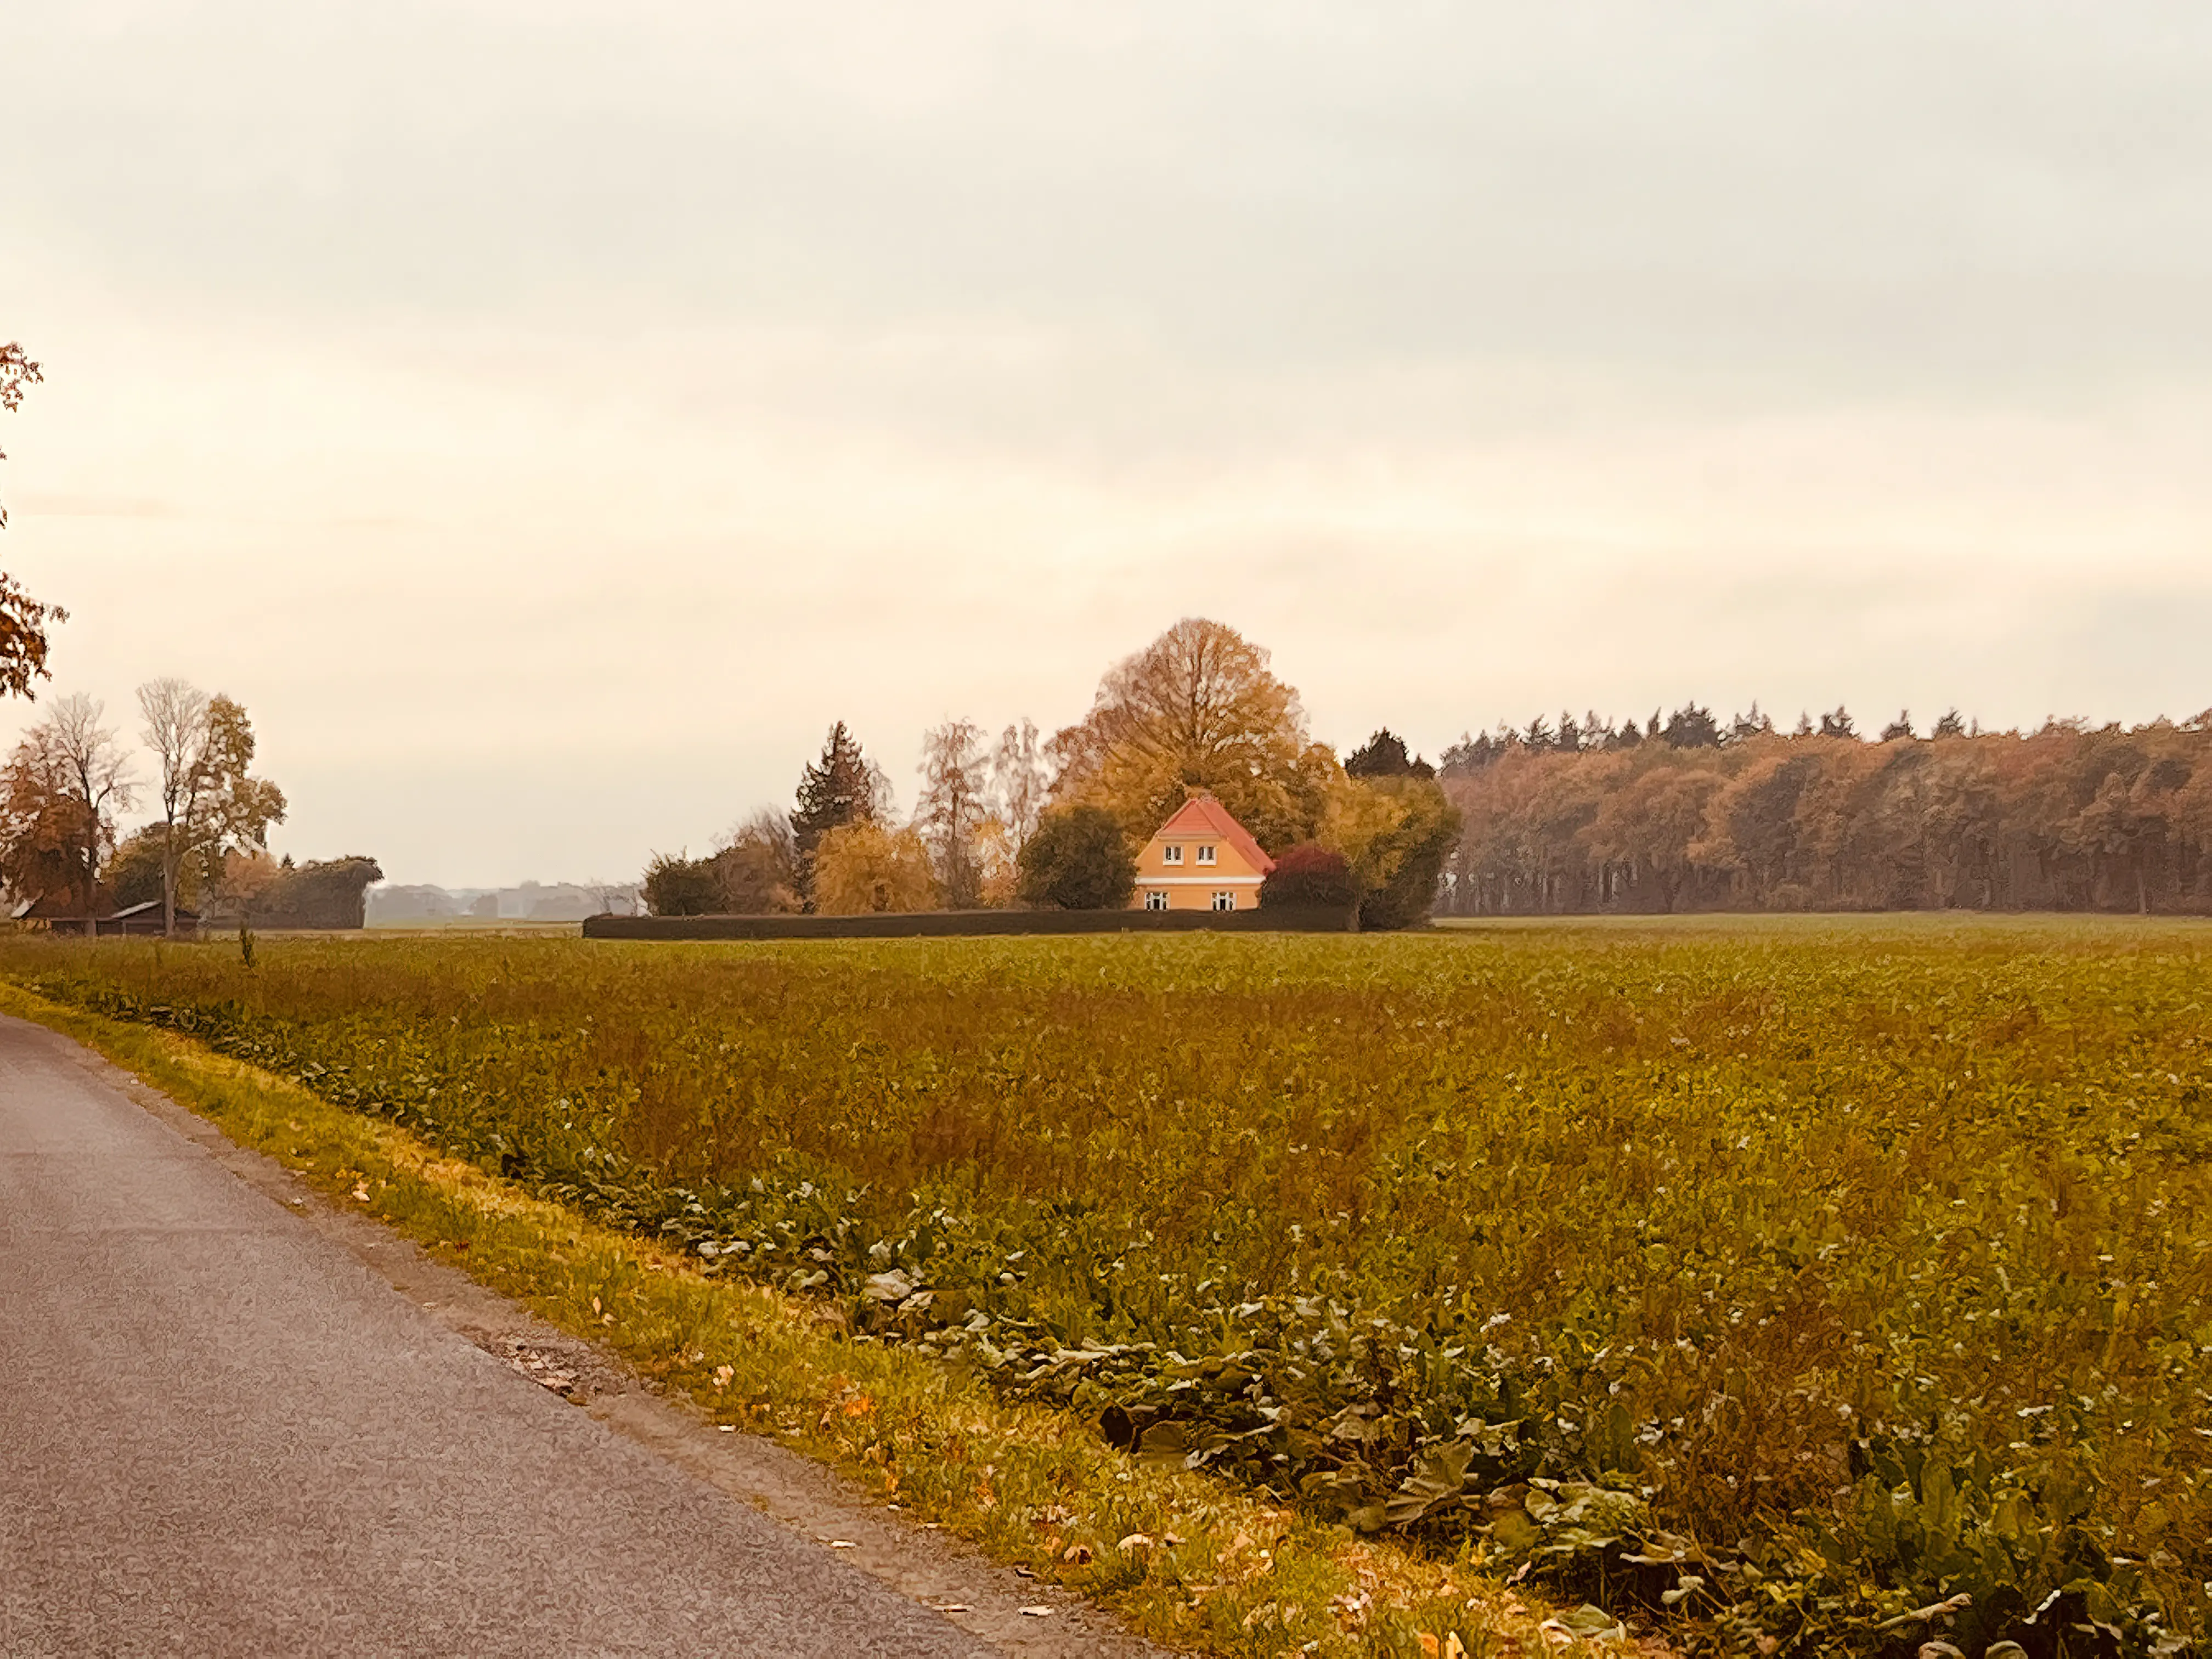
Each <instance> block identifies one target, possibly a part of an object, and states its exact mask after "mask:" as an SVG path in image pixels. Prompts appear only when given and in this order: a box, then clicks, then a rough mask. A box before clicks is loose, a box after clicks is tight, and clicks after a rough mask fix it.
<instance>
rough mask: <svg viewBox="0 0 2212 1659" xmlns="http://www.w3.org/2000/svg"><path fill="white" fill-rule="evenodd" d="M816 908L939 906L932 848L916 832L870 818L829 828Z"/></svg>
mask: <svg viewBox="0 0 2212 1659" xmlns="http://www.w3.org/2000/svg"><path fill="white" fill-rule="evenodd" d="M814 908H816V909H817V911H819V912H820V913H821V914H822V915H825V916H861V915H874V914H878V913H881V912H884V911H902V912H903V911H909V910H934V909H937V908H939V903H938V896H937V880H936V878H935V877H934V876H933V875H932V874H931V873H930V869H929V849H928V848H926V847H924V846H923V845H922V842H921V836H920V834H919V833H917V832H916V831H915V830H913V829H885V828H884V826H883V825H881V824H879V823H873V822H871V821H870V820H868V819H866V818H863V819H860V820H859V821H857V822H855V823H847V824H841V825H840V826H839V827H837V828H836V829H831V830H829V831H827V832H825V833H824V834H823V837H822V839H821V841H820V842H819V843H818V844H817V846H816V847H815V849H814Z"/></svg>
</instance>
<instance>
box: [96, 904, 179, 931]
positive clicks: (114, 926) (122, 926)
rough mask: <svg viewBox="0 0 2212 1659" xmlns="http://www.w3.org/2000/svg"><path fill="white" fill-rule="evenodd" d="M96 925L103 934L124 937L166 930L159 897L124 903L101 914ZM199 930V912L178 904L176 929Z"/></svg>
mask: <svg viewBox="0 0 2212 1659" xmlns="http://www.w3.org/2000/svg"><path fill="white" fill-rule="evenodd" d="M97 926H98V930H99V932H100V933H101V934H102V935H103V936H105V935H107V934H111V933H112V934H117V935H119V936H121V937H123V938H125V939H129V938H132V937H134V936H137V935H139V934H147V933H150V934H154V935H155V936H157V937H158V936H159V935H161V933H165V932H167V928H165V927H163V925H162V916H161V900H159V899H147V900H145V901H144V902H142V903H138V904H126V905H125V906H124V907H123V908H121V909H120V910H116V911H113V912H111V913H110V914H109V915H104V916H102V917H101V918H100V921H99V923H98V924H97ZM199 930H200V918H199V912H197V910H187V909H186V908H185V907H184V906H183V905H181V904H179V906H178V907H177V931H178V932H179V933H197V932H199Z"/></svg>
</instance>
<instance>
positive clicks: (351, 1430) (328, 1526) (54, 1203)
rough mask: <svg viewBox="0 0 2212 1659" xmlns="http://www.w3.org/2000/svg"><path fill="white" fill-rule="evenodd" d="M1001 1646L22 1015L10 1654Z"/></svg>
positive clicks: (803, 1651) (7, 1041)
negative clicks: (595, 1392)
mask: <svg viewBox="0 0 2212 1659" xmlns="http://www.w3.org/2000/svg"><path fill="white" fill-rule="evenodd" d="M364 1225H365V1224H364ZM738 1438H741V1439H742V1438H743V1437H738ZM725 1443H726V1442H725ZM994 1650H996V1648H995V1644H987V1643H985V1642H983V1641H981V1640H980V1639H979V1638H977V1637H975V1636H974V1635H971V1634H969V1633H966V1632H963V1631H961V1630H959V1629H957V1628H955V1626H953V1625H952V1624H951V1623H950V1622H948V1620H946V1619H945V1618H944V1617H941V1616H939V1614H938V1613H935V1612H933V1611H932V1610H931V1609H930V1608H928V1607H923V1606H921V1605H919V1604H918V1603H916V1602H915V1601H912V1600H909V1599H908V1598H907V1597H905V1596H902V1595H898V1594H896V1592H894V1591H893V1590H891V1589H889V1588H887V1587H886V1586H885V1585H884V1584H883V1583H879V1582H878V1581H877V1580H876V1579H874V1578H872V1577H868V1576H866V1575H865V1574H863V1573H861V1572H860V1571H855V1570H854V1569H853V1568H852V1567H850V1566H849V1565H847V1563H846V1561H845V1560H843V1559H841V1558H840V1557H838V1556H837V1555H834V1554H832V1553H830V1551H829V1550H828V1549H827V1548H825V1547H822V1546H821V1545H819V1544H817V1543H816V1542H814V1541H811V1540H810V1539H808V1538H805V1537H802V1536H799V1535H798V1534H794V1533H793V1532H792V1531H790V1530H788V1529H787V1528H784V1527H782V1526H780V1525H778V1524H777V1523H776V1522H775V1521H773V1520H771V1519H769V1518H768V1517H767V1516H763V1514H761V1513H759V1512H758V1511H757V1510H755V1509H753V1508H752V1507H750V1506H749V1505H747V1504H743V1503H740V1502H738V1501H737V1500H735V1499H733V1498H731V1497H729V1496H726V1494H725V1493H724V1492H720V1491H717V1490H715V1489H714V1487H713V1486H709V1485H708V1484H707V1483H706V1482H705V1481H703V1480H699V1479H697V1478H696V1477H695V1476H694V1475H693V1474H689V1473H686V1472H685V1471H684V1470H683V1469H682V1468H678V1467H677V1466H676V1465H675V1464H674V1463H672V1462H670V1461H668V1460H666V1459H664V1458H661V1457H659V1456H656V1455H653V1453H652V1452H651V1451H649V1450H648V1449H646V1448H645V1447H644V1446H641V1445H640V1444H639V1443H636V1441H635V1440H634V1439H631V1438H628V1437H623V1435H620V1434H617V1433H616V1432H613V1431H611V1430H610V1429H609V1428H608V1427H606V1426H605V1425H604V1424H602V1423H600V1422H599V1421H597V1420H595V1419H594V1418H593V1417H592V1415H590V1414H589V1413H586V1412H584V1411H582V1410H580V1409H579V1408H578V1407H575V1406H573V1405H570V1404H568V1403H567V1402H566V1401H563V1400H562V1399H561V1398H559V1397H558V1396H556V1395H553V1394H551V1393H549V1392H548V1391H547V1390H546V1389H544V1388H541V1387H539V1386H538V1385H537V1384H535V1383H532V1382H531V1381H530V1380H529V1379H528V1378H527V1377H526V1376H522V1375H520V1374H519V1373H518V1372H517V1370H515V1369H514V1368H513V1366H511V1365H509V1364H504V1363H502V1362H501V1359H500V1358H496V1357H495V1355H494V1354H492V1353H489V1352H485V1350H484V1349H483V1348H482V1347H480V1346H475V1345H473V1344H471V1343H470V1342H469V1341H466V1340H463V1338H462V1337H460V1336H459V1335H457V1334H455V1333H454V1332H453V1330H452V1329H450V1328H447V1326H446V1325H444V1324H441V1323H440V1322H437V1321H436V1320H435V1319H433V1318H431V1317H430V1316H427V1315H426V1314H425V1313H424V1312H423V1311H422V1307H421V1306H420V1305H418V1304H416V1302H413V1301H410V1299H409V1298H408V1297H404V1296H402V1295H401V1294H399V1293H398V1291H396V1290H395V1289H394V1288H393V1287H392V1284H391V1283H390V1282H387V1280H386V1279H384V1278H381V1277H380V1276H378V1275H377V1274H376V1273H373V1272H371V1271H370V1270H369V1268H368V1267H366V1266H364V1265H363V1262H362V1260H361V1259H359V1258H358V1257H357V1256H356V1255H355V1254H353V1253H350V1252H349V1251H348V1250H347V1249H344V1248H342V1247H341V1246H339V1245H338V1244H336V1243H332V1242H331V1239H330V1238H329V1237H325V1235H324V1234H323V1233H321V1232H319V1231H318V1230H317V1229H316V1228H315V1227H314V1226H313V1225H310V1223H309V1221H308V1220H307V1219H306V1218H303V1217H302V1216H301V1215H300V1214H297V1213H294V1212H289V1211H288V1210H287V1208H286V1207H285V1206H284V1205H283V1204H282V1203H280V1202H278V1201H277V1200H276V1199H274V1198H272V1197H271V1196H270V1195H268V1194H265V1193H264V1192H261V1191H258V1190H256V1189H255V1188H254V1187H252V1185H249V1184H248V1183H246V1182H243V1181H241V1180H240V1179H239V1178H238V1177H237V1176H234V1174H232V1173H231V1172H229V1171H228V1170H226V1169H225V1168H224V1167H223V1166H222V1164H220V1163H219V1162H217V1160H216V1158H215V1157H214V1156H213V1155H211V1154H210V1151H209V1150H208V1149H207V1148H206V1147H204V1146H199V1145H197V1144H195V1142H194V1141H193V1140H191V1139H188V1138H186V1136H185V1135H184V1134H181V1133H179V1132H178V1130H177V1129H175V1128H173V1127H170V1126H169V1125H168V1124H167V1123H165V1122H163V1121H161V1120H160V1119H159V1118H158V1117H156V1116H155V1115H151V1114H149V1112H148V1111H147V1110H146V1109H143V1108H142V1107H140V1106H139V1105H137V1104H136V1103H133V1102H132V1101H131V1099H129V1098H128V1097H126V1096H125V1094H123V1093H122V1092H120V1091H118V1089H117V1088H115V1087H113V1086H111V1085H109V1084H107V1083H106V1082H104V1081H103V1080H102V1079H100V1076H99V1075H97V1074H96V1073H94V1071H92V1070H89V1069H88V1067H87V1066H86V1065H85V1064H83V1063H82V1056H81V1054H80V1052H79V1051H76V1050H75V1049H74V1048H71V1047H70V1045H69V1044H67V1043H65V1042H64V1041H63V1040H62V1039H60V1038H58V1037H56V1036H52V1034H50V1033H47V1032H45V1031H43V1030H39V1029H37V1028H35V1027H30V1026H25V1025H22V1024H18V1023H17V1022H15V1021H13V1020H0V1654H4V1655H6V1656H9V1659H31V1656H40V1655H48V1654H52V1655H57V1656H70V1659H76V1656H80V1655H111V1654H112V1655H135V1654H142V1653H143V1654H153V1653H159V1654H162V1655H197V1654H208V1655H222V1656H252V1655H262V1654H269V1655H287V1656H289V1655H301V1654H311V1653H331V1654H404V1655H414V1654H454V1655H460V1654H467V1655H507V1654H513V1655H530V1656H532V1659H547V1656H564V1655H599V1654H652V1655H654V1656H659V1659H671V1656H686V1655H756V1654H757V1655H776V1656H785V1655H790V1656H799V1655H816V1654H819V1655H840V1656H843V1655H854V1654H896V1655H899V1656H902V1659H906V1656H910V1659H927V1656H936V1655H951V1654H963V1655H968V1654H979V1653H989V1652H993V1651H994Z"/></svg>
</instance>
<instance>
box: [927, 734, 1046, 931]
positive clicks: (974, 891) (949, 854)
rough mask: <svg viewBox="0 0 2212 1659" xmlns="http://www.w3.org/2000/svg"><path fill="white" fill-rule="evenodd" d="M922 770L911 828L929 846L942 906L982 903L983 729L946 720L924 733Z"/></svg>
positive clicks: (986, 767)
mask: <svg viewBox="0 0 2212 1659" xmlns="http://www.w3.org/2000/svg"><path fill="white" fill-rule="evenodd" d="M1032 731H1034V728H1032ZM988 776H989V759H988V757H987V755H986V754H985V752H984V749H983V731H982V728H981V726H977V725H976V724H975V722H974V721H973V720H947V721H945V724H944V725H942V726H935V727H933V728H932V729H931V730H929V731H928V732H925V733H923V734H922V739H921V799H919V800H918V801H917V802H916V803H915V816H914V827H915V829H916V830H918V831H919V832H920V834H921V839H922V842H923V844H924V845H925V846H926V847H927V848H928V849H929V860H930V864H931V866H932V868H933V870H934V871H935V872H936V876H937V884H938V886H939V890H941V892H942V894H943V896H944V900H945V906H946V908H949V909H954V910H972V909H975V908H976V907H977V906H979V905H981V903H982V902H983V854H982V849H981V837H982V833H983V828H984V825H985V824H986V823H987V822H988V821H989V819H990V816H991V811H990V801H989V796H988V793H987V791H988Z"/></svg>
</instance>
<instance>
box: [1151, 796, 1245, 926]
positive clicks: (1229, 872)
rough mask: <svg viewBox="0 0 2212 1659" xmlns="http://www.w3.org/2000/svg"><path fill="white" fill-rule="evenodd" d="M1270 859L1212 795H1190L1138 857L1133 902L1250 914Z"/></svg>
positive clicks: (1154, 905)
mask: <svg viewBox="0 0 2212 1659" xmlns="http://www.w3.org/2000/svg"><path fill="white" fill-rule="evenodd" d="M1274 867H1275V861H1274V860H1273V859H1271V858H1269V857H1268V856H1267V851H1266V849H1265V848H1262V847H1261V845H1260V843H1259V842H1257V841H1255V839H1254V838H1253V836H1252V832H1251V831H1250V830H1249V829H1245V827H1244V826H1243V824H1241V823H1237V819H1236V817H1235V816H1234V815H1233V814H1232V813H1231V811H1229V809H1228V808H1227V807H1225V806H1224V805H1222V804H1221V803H1220V802H1219V801H1218V800H1217V799H1214V798H1213V796H1212V795H1211V794H1207V793H1199V794H1194V795H1193V796H1192V797H1191V798H1190V799H1188V800H1187V801H1185V802H1184V803H1183V804H1182V805H1181V806H1179V807H1177V808H1176V810H1175V811H1174V812H1172V813H1170V815H1169V817H1168V821H1167V822H1166V823H1163V824H1162V825H1161V826H1160V827H1159V828H1158V829H1156V830H1154V831H1153V832H1152V839H1151V840H1150V841H1148V842H1146V843H1145V846H1144V849H1143V850H1142V851H1141V852H1140V853H1139V854H1138V856H1137V890H1136V894H1135V896H1134V898H1133V900H1132V902H1133V903H1134V904H1137V905H1140V906H1143V907H1145V908H1151V909H1170V910H1203V909H1216V910H1228V909H1237V910H1249V909H1250V908H1253V907H1254V906H1255V905H1256V904H1258V903H1259V902H1260V884H1261V881H1262V880H1263V879H1265V878H1266V877H1267V872H1269V871H1270V870H1273V868H1274Z"/></svg>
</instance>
